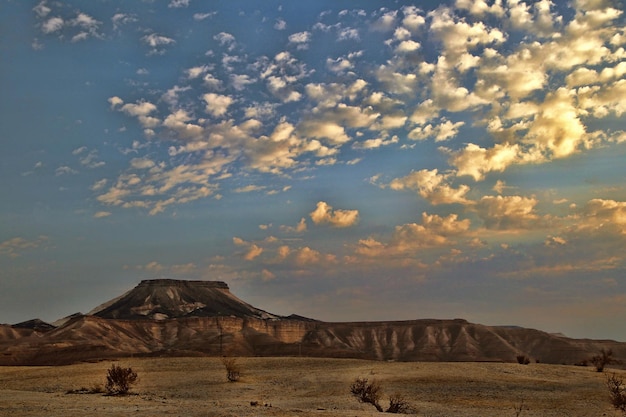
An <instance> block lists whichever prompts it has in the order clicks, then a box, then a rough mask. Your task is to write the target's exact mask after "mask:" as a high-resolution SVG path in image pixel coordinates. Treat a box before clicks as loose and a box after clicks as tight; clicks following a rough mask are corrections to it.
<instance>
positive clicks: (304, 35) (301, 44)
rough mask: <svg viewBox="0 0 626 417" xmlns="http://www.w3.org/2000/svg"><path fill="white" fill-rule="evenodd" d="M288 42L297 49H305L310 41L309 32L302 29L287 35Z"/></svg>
mask: <svg viewBox="0 0 626 417" xmlns="http://www.w3.org/2000/svg"><path fill="white" fill-rule="evenodd" d="M288 39H289V43H290V44H295V45H297V47H298V49H306V48H307V44H308V43H309V42H310V41H311V32H308V31H304V32H298V33H293V34H291V35H289V38H288Z"/></svg>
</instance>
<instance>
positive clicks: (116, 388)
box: [104, 364, 137, 395]
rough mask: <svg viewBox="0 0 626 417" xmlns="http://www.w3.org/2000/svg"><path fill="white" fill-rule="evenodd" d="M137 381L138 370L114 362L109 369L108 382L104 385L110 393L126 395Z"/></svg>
mask: <svg viewBox="0 0 626 417" xmlns="http://www.w3.org/2000/svg"><path fill="white" fill-rule="evenodd" d="M135 382H137V372H135V371H133V369H132V368H130V367H129V368H122V367H121V366H119V365H115V364H113V365H111V368H109V370H108V371H107V382H106V385H105V386H104V387H105V389H106V391H107V394H108V395H125V394H128V391H130V387H131V385H133V384H134V383H135Z"/></svg>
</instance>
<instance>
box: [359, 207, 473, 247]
mask: <svg viewBox="0 0 626 417" xmlns="http://www.w3.org/2000/svg"><path fill="white" fill-rule="evenodd" d="M470 224H471V223H470V220H469V219H464V220H459V219H458V216H457V215H456V214H451V215H449V216H447V217H441V216H438V215H436V214H427V213H422V222H421V224H417V223H407V224H403V225H400V226H396V228H395V230H394V232H393V234H392V235H391V237H390V239H389V240H388V241H387V242H386V243H385V242H380V241H378V240H376V239H374V238H372V237H370V238H367V239H361V240H360V241H359V242H358V245H357V247H356V248H355V253H356V254H358V255H362V256H366V257H376V258H381V257H397V256H400V255H410V254H413V253H416V252H417V251H419V250H422V249H424V248H432V247H442V246H446V245H450V244H453V243H454V241H453V238H454V237H459V236H463V235H465V234H466V233H467V232H468V231H469V228H470Z"/></svg>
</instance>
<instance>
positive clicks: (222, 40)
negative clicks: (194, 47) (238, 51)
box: [213, 32, 236, 51]
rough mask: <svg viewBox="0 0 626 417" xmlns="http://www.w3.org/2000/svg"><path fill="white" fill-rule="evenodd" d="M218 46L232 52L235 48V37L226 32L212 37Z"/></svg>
mask: <svg viewBox="0 0 626 417" xmlns="http://www.w3.org/2000/svg"><path fill="white" fill-rule="evenodd" d="M213 39H214V40H216V41H217V42H218V43H219V44H220V46H226V47H227V48H228V50H229V51H231V50H233V49H234V48H235V46H236V41H235V37H234V36H233V35H231V34H230V33H228V32H220V33H218V34H217V35H215V36H213Z"/></svg>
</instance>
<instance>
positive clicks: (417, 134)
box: [407, 118, 465, 142]
mask: <svg viewBox="0 0 626 417" xmlns="http://www.w3.org/2000/svg"><path fill="white" fill-rule="evenodd" d="M463 125H465V122H456V123H453V122H451V121H450V120H447V119H445V118H444V119H442V120H441V121H440V122H439V123H437V124H435V125H432V124H427V125H425V126H420V127H416V128H415V129H413V130H411V131H410V132H409V134H408V135H407V136H408V138H409V139H413V140H424V139H427V138H434V139H435V142H441V141H444V140H448V139H452V138H454V137H455V136H456V135H458V133H459V129H460V128H461V127H462V126H463Z"/></svg>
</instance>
